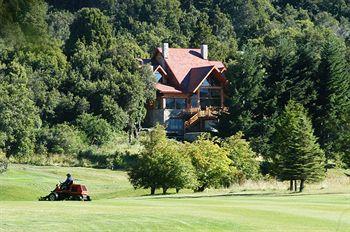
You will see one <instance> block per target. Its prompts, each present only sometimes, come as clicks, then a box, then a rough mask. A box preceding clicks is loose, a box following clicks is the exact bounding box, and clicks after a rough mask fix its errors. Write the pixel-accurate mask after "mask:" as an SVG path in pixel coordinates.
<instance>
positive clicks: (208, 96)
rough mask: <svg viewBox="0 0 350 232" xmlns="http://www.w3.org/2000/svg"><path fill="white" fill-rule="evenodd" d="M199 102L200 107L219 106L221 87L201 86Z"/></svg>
mask: <svg viewBox="0 0 350 232" xmlns="http://www.w3.org/2000/svg"><path fill="white" fill-rule="evenodd" d="M200 104H201V108H202V109H205V108H206V107H209V106H214V107H221V89H219V88H212V87H201V89H200Z"/></svg>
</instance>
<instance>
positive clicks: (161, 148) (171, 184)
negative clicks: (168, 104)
mask: <svg viewBox="0 0 350 232" xmlns="http://www.w3.org/2000/svg"><path fill="white" fill-rule="evenodd" d="M143 145H144V149H143V151H141V153H140V154H139V155H137V157H135V158H136V159H135V162H134V163H132V164H131V167H130V170H129V171H128V175H129V178H130V181H131V183H132V185H133V186H134V187H135V188H145V189H146V188H151V194H154V193H155V190H156V189H157V188H162V189H163V194H166V192H167V190H168V189H169V188H175V189H177V190H180V189H182V188H191V187H192V186H194V184H195V174H194V168H193V166H192V164H191V159H190V158H189V157H188V156H187V155H186V154H185V153H184V152H183V151H182V150H181V144H180V143H178V142H175V141H169V140H167V138H166V132H165V130H164V128H163V127H161V126H157V127H155V128H154V130H152V131H151V132H149V134H148V135H147V137H146V138H145V140H144V141H143Z"/></svg>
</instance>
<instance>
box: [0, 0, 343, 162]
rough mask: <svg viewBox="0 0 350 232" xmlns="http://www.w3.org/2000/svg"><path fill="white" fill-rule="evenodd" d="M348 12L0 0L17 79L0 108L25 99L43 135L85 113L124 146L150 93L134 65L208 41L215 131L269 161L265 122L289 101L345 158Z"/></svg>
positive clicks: (2, 49)
mask: <svg viewBox="0 0 350 232" xmlns="http://www.w3.org/2000/svg"><path fill="white" fill-rule="evenodd" d="M349 9H350V5H349V3H348V2H346V1H344V0H337V1H327V0H318V1H313V0H303V1H290V0H274V1H272V0H248V1H243V0H234V1H233V0H215V1H211V0H200V1H192V0H152V1H148V0H137V1H136V0H124V1H117V0H86V1H81V0H47V1H44V0H36V1H34V0H27V1H24V0H11V1H0V21H1V23H0V69H1V73H2V74H1V76H4V77H5V79H11V78H10V75H9V73H10V72H9V71H8V70H9V67H10V66H11V64H14V63H16V64H18V65H19V66H21V67H22V68H23V69H22V71H21V72H22V73H23V75H25V76H26V79H27V80H26V81H25V84H23V86H21V87H20V88H19V87H17V84H16V87H14V88H15V89H16V90H18V91H17V93H13V95H16V96H17V97H18V98H20V99H21V100H20V101H15V100H13V101H14V104H12V103H11V104H8V105H6V107H4V108H3V111H2V112H5V111H6V110H8V111H9V112H13V108H11V106H10V105H16V104H17V105H20V103H19V102H27V103H28V104H27V103H25V104H23V105H26V106H27V107H28V109H27V110H23V112H24V115H26V114H30V113H26V112H29V111H30V112H32V113H31V114H30V117H29V118H36V119H35V120H34V121H38V122H39V121H41V123H42V124H43V126H44V127H45V128H52V127H55V125H57V124H64V123H69V124H71V125H74V124H76V122H77V119H78V118H79V117H80V116H81V115H83V114H91V115H95V116H96V117H99V118H101V119H104V120H106V121H107V122H108V123H109V124H110V125H111V127H113V128H112V129H113V130H114V131H117V132H121V131H126V132H128V133H129V140H130V141H132V139H133V137H137V136H138V134H139V130H140V128H141V124H142V122H143V119H144V118H145V115H146V108H145V103H146V102H147V100H150V99H153V98H154V95H155V90H154V87H153V84H152V83H153V81H154V79H153V77H152V73H151V72H150V70H149V69H148V68H146V67H144V68H142V69H140V67H139V61H138V60H137V59H138V58H147V57H150V56H151V55H152V54H153V52H154V49H155V47H158V46H159V45H160V44H161V43H162V42H168V43H170V46H172V47H198V46H199V45H201V44H203V43H207V44H208V45H209V49H210V50H209V56H210V59H215V60H221V61H223V62H225V63H226V64H227V67H228V72H227V78H228V79H229V86H228V91H227V96H228V99H227V101H226V105H227V106H229V111H228V114H225V115H222V116H221V118H220V122H221V123H220V124H219V127H218V129H219V132H220V136H222V137H227V136H231V135H234V134H236V133H237V132H239V131H242V132H243V133H244V134H245V136H246V137H247V139H248V140H249V141H250V142H251V146H252V148H253V150H254V151H256V152H258V153H259V154H261V155H262V156H263V157H264V158H265V159H266V161H267V162H269V161H268V160H269V159H270V158H271V157H272V156H273V154H272V152H271V144H270V141H272V140H273V137H272V134H273V133H274V131H275V128H274V125H275V121H276V118H277V116H278V115H280V114H281V112H282V110H283V108H284V106H285V105H286V104H287V102H288V101H289V100H295V101H297V102H300V103H301V104H303V105H304V106H305V107H306V108H307V110H308V112H310V117H311V119H312V123H313V125H314V129H315V134H316V135H317V136H318V137H319V138H320V145H321V147H322V149H324V150H325V152H326V156H327V158H328V159H329V160H332V159H335V158H337V157H338V156H340V158H341V159H342V160H343V161H344V162H348V161H346V160H348V158H347V156H348V146H347V144H349V139H348V138H349V136H348V131H349V126H348V123H347V122H348V121H349V119H348V114H349V113H348V112H349V107H350V106H349V105H350V104H349V101H350V100H349V94H348V93H349V92H350V91H349V86H350V84H349V76H348V73H349V63H350V58H349V57H350V56H349V54H350V52H349V51H350V50H349V45H350V23H349V17H350V15H349V12H350V11H349ZM4 86H7V84H6V85H3V86H2V87H1V89H6V88H8V87H4ZM11 94H12V93H11ZM21 94H22V95H23V96H20V95H21ZM11 98H12V97H11ZM4 99H6V97H5V98H4ZM6 101H10V100H6ZM30 107H32V108H33V110H29V108H30ZM2 117H5V118H6V115H5V114H3V113H2ZM39 118H40V120H39ZM1 120H2V118H0V121H1ZM6 120H7V121H8V122H9V123H10V124H13V125H15V124H17V123H16V119H14V118H11V120H10V119H8V118H7V119H6ZM29 121H30V120H28V123H29ZM41 123H35V126H34V128H37V127H40V124H41ZM29 124H31V123H29ZM29 124H28V125H29ZM31 125H32V124H31ZM11 127H12V126H11ZM26 128H33V126H29V127H26ZM27 131H28V133H27V132H26V133H25V134H26V135H25V136H24V135H23V136H24V137H26V138H27V139H24V140H21V141H23V143H24V144H22V145H21V146H22V147H26V148H24V150H26V152H24V153H27V154H30V153H32V150H33V149H32V148H33V144H34V143H35V137H34V136H32V134H33V133H32V132H29V131H32V129H29V130H27ZM12 132H13V131H10V130H6V131H2V132H1V133H0V134H1V135H0V137H1V139H0V140H1V141H6V140H8V138H10V137H11V136H12V135H11V133H12ZM29 135H30V136H29ZM13 146H15V147H16V146H17V143H15V144H14V145H12V147H13ZM7 147H8V146H7ZM14 149H15V148H12V149H9V150H14ZM4 152H6V154H7V151H6V150H4ZM15 153H18V152H15Z"/></svg>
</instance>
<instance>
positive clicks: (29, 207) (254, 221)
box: [0, 165, 350, 232]
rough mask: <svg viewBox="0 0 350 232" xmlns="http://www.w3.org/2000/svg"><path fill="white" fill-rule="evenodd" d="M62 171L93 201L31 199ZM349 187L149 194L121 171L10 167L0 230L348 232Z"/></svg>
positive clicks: (0, 202)
mask: <svg viewBox="0 0 350 232" xmlns="http://www.w3.org/2000/svg"><path fill="white" fill-rule="evenodd" d="M66 172H71V173H72V174H73V175H74V176H75V177H76V178H77V179H78V180H79V182H81V183H85V184H87V186H88V187H89V190H90V192H91V195H92V196H93V197H94V200H93V201H92V202H68V201H64V202H39V201H36V199H37V197H38V196H40V195H43V194H47V193H48V191H49V190H50V189H51V188H52V185H54V184H55V183H56V182H57V180H58V179H59V178H63V176H64V174H65V173H66ZM332 178H335V177H334V174H332ZM349 185H350V183H348V186H343V187H344V188H343V191H344V192H345V193H342V194H340V193H331V191H329V190H328V191H325V192H322V190H319V191H318V192H317V193H316V192H312V191H310V192H307V193H305V194H288V193H286V192H285V191H280V190H278V191H263V192H261V191H260V192H256V191H255V192H252V191H246V192H243V193H242V192H241V193H238V192H237V193H236V192H233V190H226V191H223V190H222V191H209V192H206V193H202V194H191V193H189V192H187V193H185V194H180V195H174V194H171V195H167V196H155V197H150V196H143V195H144V194H146V193H148V191H145V190H137V191H134V190H133V188H132V186H130V184H129V183H128V180H127V177H126V175H125V173H123V172H113V171H109V170H96V169H87V168H60V167H34V166H25V165H14V166H11V167H10V170H9V171H8V172H7V173H5V174H2V175H0V231H50V230H59V231H254V232H257V231H293V232H294V231H350V193H349V194H348V193H346V191H347V190H348V189H349ZM315 186H317V185H315ZM315 188H316V187H315ZM337 192H338V189H337ZM219 195H221V196H219ZM96 199H97V200H96Z"/></svg>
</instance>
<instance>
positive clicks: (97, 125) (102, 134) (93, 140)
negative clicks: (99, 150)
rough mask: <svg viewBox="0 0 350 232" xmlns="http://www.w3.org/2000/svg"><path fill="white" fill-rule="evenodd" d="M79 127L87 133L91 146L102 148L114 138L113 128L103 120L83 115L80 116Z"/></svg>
mask: <svg viewBox="0 0 350 232" xmlns="http://www.w3.org/2000/svg"><path fill="white" fill-rule="evenodd" d="M77 125H78V127H79V128H80V129H81V130H82V131H83V132H84V133H85V135H86V137H87V139H88V142H89V144H90V145H97V146H101V145H103V144H105V143H107V142H109V141H110V139H111V137H112V132H113V131H112V128H111V126H110V125H109V123H108V122H107V121H106V120H104V119H103V118H100V117H97V116H93V115H91V114H83V115H81V116H79V118H78V120H77Z"/></svg>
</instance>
